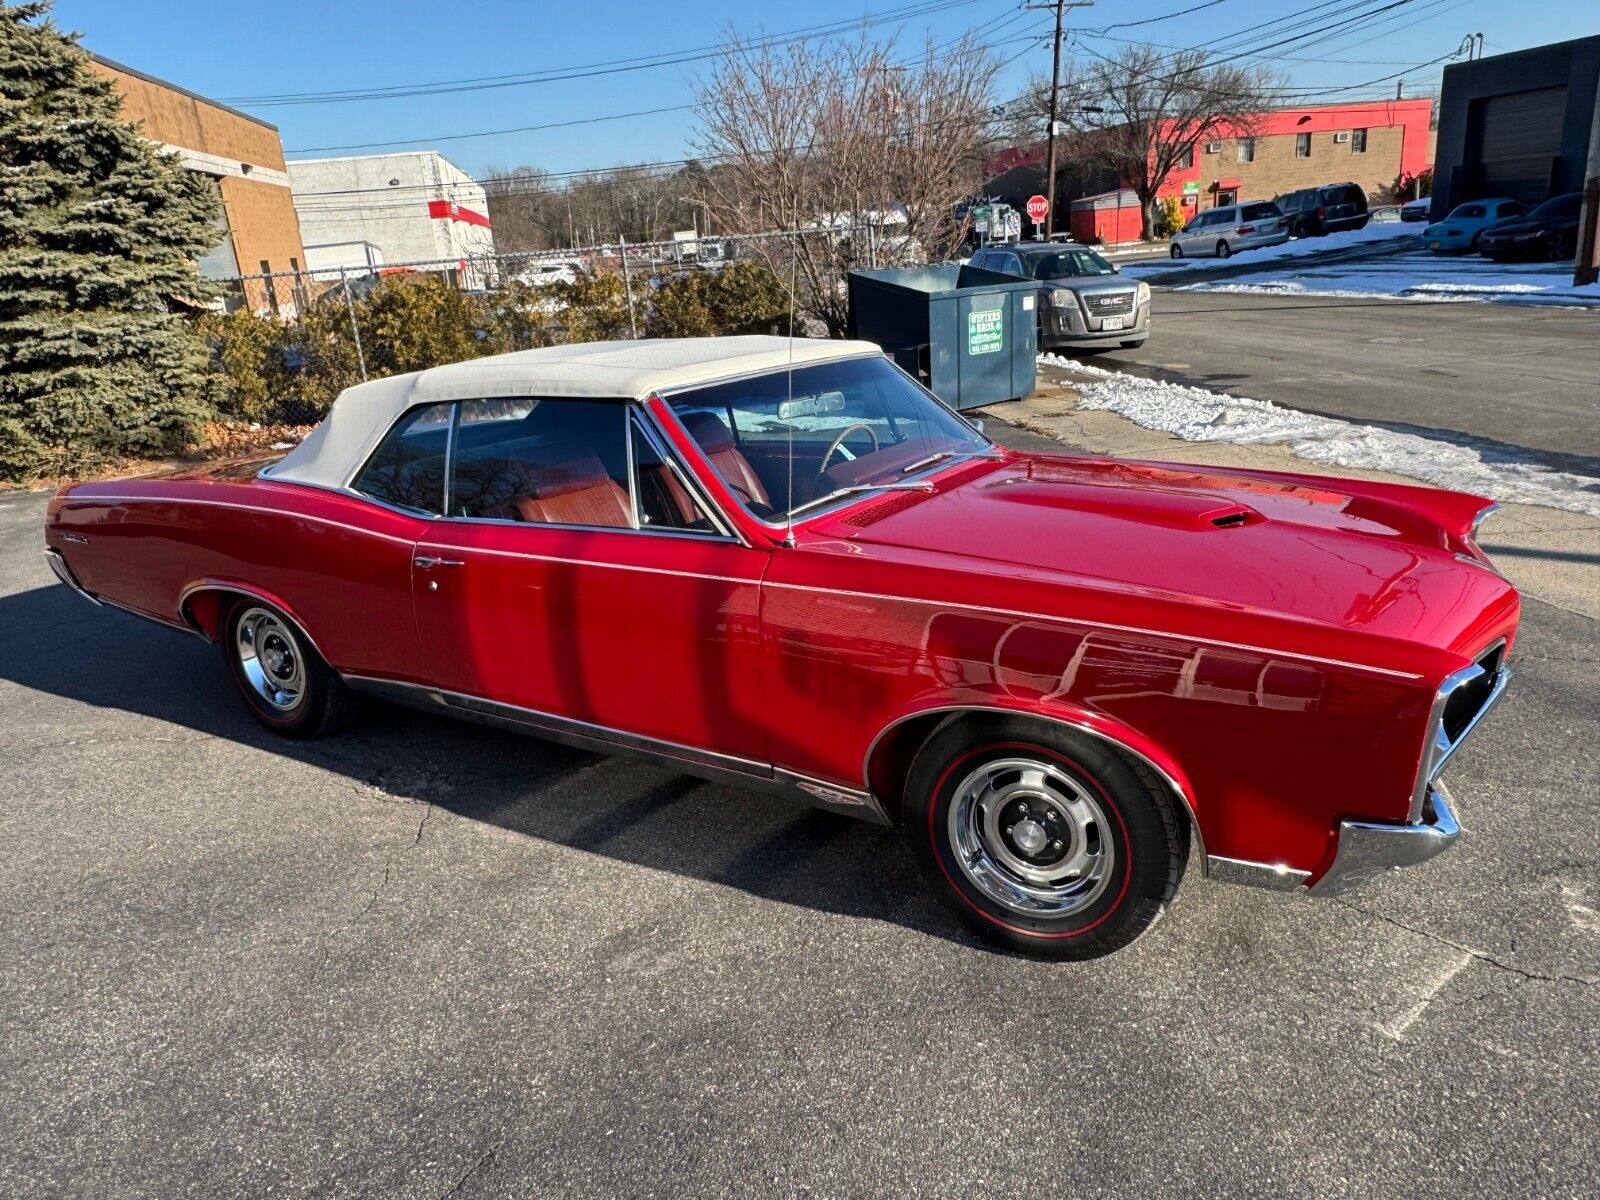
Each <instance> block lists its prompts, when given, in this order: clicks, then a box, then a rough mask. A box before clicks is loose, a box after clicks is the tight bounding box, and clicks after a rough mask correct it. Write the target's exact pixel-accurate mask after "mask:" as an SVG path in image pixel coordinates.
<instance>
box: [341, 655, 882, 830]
mask: <svg viewBox="0 0 1600 1200" xmlns="http://www.w3.org/2000/svg"><path fill="white" fill-rule="evenodd" d="M344 681H345V683H347V684H349V685H350V687H352V688H353V689H355V690H356V691H358V692H363V693H365V694H367V695H370V696H376V697H378V698H379V699H383V700H390V701H393V702H394V703H397V704H404V705H407V706H408V707H411V708H420V709H423V710H425V711H428V712H442V713H447V714H448V715H450V716H453V717H460V718H463V719H465V720H469V721H476V722H479V723H480V724H484V725H493V726H495V727H496V728H500V729H509V730H512V731H513V732H516V733H528V734H533V735H535V736H537V737H542V738H546V739H548V740H550V741H552V742H560V743H561V744H563V745H567V746H575V747H577V748H578V749H580V750H592V751H595V752H596V753H599V754H610V755H614V756H616V757H619V758H631V759H637V760H639V761H642V762H650V763H655V764H657V765H660V766H665V767H668V768H670V769H672V770H674V771H681V772H682V773H683V774H685V775H694V776H696V777H698V778H700V779H708V780H710V781H711V782H713V783H724V784H729V785H731V786H733V787H742V788H752V789H756V790H761V791H768V792H777V793H782V794H785V795H790V796H798V797H799V798H801V799H804V800H805V801H806V802H807V803H808V804H811V805H813V806H815V807H817V808H822V809H826V810H828V811H829V812H836V813H841V814H843V815H844V816H848V817H855V818H857V819H858V820H862V821H867V822H869V823H871V824H874V825H888V824H890V821H889V817H888V814H887V813H885V812H884V810H883V807H882V806H881V805H880V804H879V803H878V801H877V799H876V797H874V796H872V795H870V794H868V793H866V792H861V791H856V790H855V789H853V788H848V787H844V786H843V785H841V784H836V783H829V782H827V781H826V780H822V779H813V778H811V777H810V776H808V775H799V774H796V773H795V772H793V771H785V770H782V769H775V768H773V767H772V766H771V765H769V764H767V763H760V762H756V761H754V760H753V759H748V758H739V757H737V756H736V755H732V754H720V753H718V752H717V751H714V750H702V749H700V748H698V747H695V746H685V745H683V744H682V743H679V742H669V741H665V740H663V739H661V738H653V737H645V736H643V735H640V734H634V733H628V732H626V731H625V730H621V729H613V728H611V727H609V726H606V725H594V724H591V723H590V722H588V721H578V720H574V719H572V718H570V717H560V716H556V715H554V714H553V713H545V712H539V711H537V710H535V709H531V708H520V707H518V706H517V705H514V704H502V703H500V702H499V701H497V700H486V699H484V698H482V697H481V696H469V695H466V694H464V693H461V692H451V691H446V690H445V689H443V688H436V687H428V686H426V685H424V684H416V683H405V682H402V681H400V680H396V679H379V678H374V677H372V676H367V675H345V676H344Z"/></svg>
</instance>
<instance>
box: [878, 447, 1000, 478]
mask: <svg viewBox="0 0 1600 1200" xmlns="http://www.w3.org/2000/svg"><path fill="white" fill-rule="evenodd" d="M957 455H959V456H960V457H962V458H1001V457H1003V456H1002V455H1001V453H1000V452H999V451H998V450H939V451H936V452H935V453H933V454H930V455H928V457H927V458H919V459H917V461H916V462H914V463H912V464H911V465H910V466H907V467H901V468H900V474H902V475H909V474H911V472H913V471H920V470H922V468H923V467H931V466H933V464H934V463H937V462H943V461H944V460H945V459H947V458H955V457H956V456H957Z"/></svg>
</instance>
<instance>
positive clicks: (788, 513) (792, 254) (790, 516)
mask: <svg viewBox="0 0 1600 1200" xmlns="http://www.w3.org/2000/svg"><path fill="white" fill-rule="evenodd" d="M799 224H800V222H799V218H798V217H796V219H795V220H794V221H793V222H791V224H790V230H789V366H788V370H787V372H786V379H785V383H786V387H785V396H786V399H787V401H788V403H787V404H786V405H785V406H784V411H785V412H787V413H788V414H789V416H788V419H787V420H786V421H785V422H784V424H785V425H787V426H788V433H789V479H788V490H789V494H788V497H787V502H786V505H785V507H784V510H783V522H784V530H783V544H784V545H785V546H790V547H792V546H793V545H794V310H795V290H796V288H797V286H798V272H799V269H800V255H799V253H798V249H797V247H796V246H795V236H796V233H797V232H798V229H797V227H798V226H799Z"/></svg>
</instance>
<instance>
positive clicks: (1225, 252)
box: [1217, 242, 1233, 258]
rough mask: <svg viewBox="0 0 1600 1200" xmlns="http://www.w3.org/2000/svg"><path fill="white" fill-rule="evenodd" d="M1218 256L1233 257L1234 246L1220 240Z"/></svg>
mask: <svg viewBox="0 0 1600 1200" xmlns="http://www.w3.org/2000/svg"><path fill="white" fill-rule="evenodd" d="M1217 257H1218V258H1232V257H1233V247H1232V246H1230V245H1228V243H1227V242H1218V243H1217Z"/></svg>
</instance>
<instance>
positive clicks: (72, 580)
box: [44, 550, 100, 604]
mask: <svg viewBox="0 0 1600 1200" xmlns="http://www.w3.org/2000/svg"><path fill="white" fill-rule="evenodd" d="M44 560H45V562H47V563H49V564H50V569H51V570H52V571H54V572H55V574H56V578H57V579H59V580H61V582H62V583H64V584H66V585H67V586H68V587H69V588H71V589H72V590H73V591H75V592H77V593H78V595H80V596H82V597H83V598H84V599H85V600H87V601H88V602H89V603H90V604H99V603H100V597H98V596H95V595H93V594H91V593H90V592H89V591H87V590H86V589H85V588H84V586H83V584H81V583H79V582H78V577H77V576H76V575H74V574H73V573H72V568H71V567H69V566H67V560H66V559H64V558H62V557H61V551H59V550H46V551H45V552H44Z"/></svg>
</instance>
